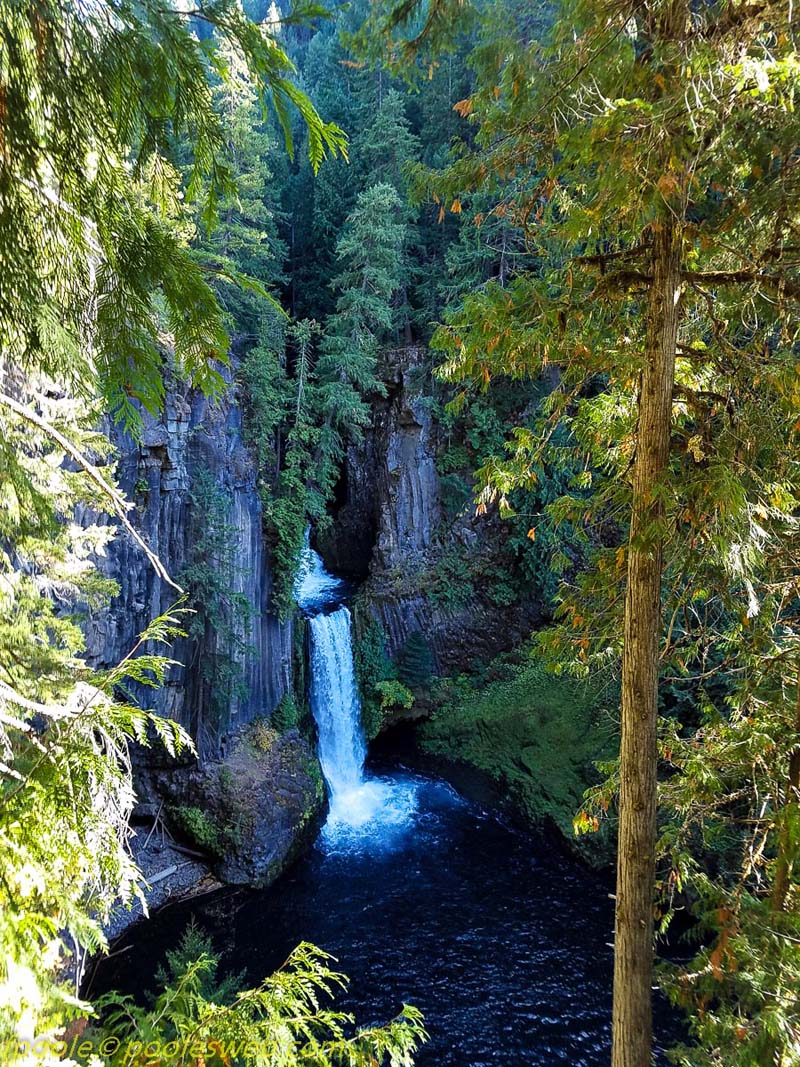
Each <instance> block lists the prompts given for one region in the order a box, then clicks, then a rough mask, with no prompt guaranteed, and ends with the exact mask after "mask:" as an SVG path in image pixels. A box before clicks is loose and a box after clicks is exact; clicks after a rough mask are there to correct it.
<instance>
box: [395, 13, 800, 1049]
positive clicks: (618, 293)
mask: <svg viewBox="0 0 800 1067" xmlns="http://www.w3.org/2000/svg"><path fill="white" fill-rule="evenodd" d="M389 6H390V8H391V9H393V12H394V14H393V15H390V17H389V19H388V24H387V25H388V28H389V29H390V30H392V31H394V30H396V29H397V27H399V26H402V25H404V24H405V23H406V22H407V21H408V20H409V19H414V18H420V19H422V20H423V26H422V30H421V33H416V31H415V30H413V29H412V31H411V32H412V34H413V35H414V36H413V39H412V40H411V41H410V42H409V44H408V48H407V50H406V52H407V53H410V54H412V55H416V54H417V53H418V52H419V50H420V49H421V48H424V47H427V46H428V45H429V44H431V43H435V41H436V39H437V37H440V36H442V33H443V32H445V30H446V25H443V23H444V24H446V22H447V20H448V17H449V16H451V15H452V6H451V5H450V4H449V2H446V0H445V2H442V3H438V2H434V3H431V4H430V5H428V6H427V13H426V14H425V15H422V14H420V12H419V8H420V5H419V4H417V3H414V2H413V0H411V2H408V3H400V4H391V5H389ZM385 7H386V5H380V4H379V5H377V8H376V12H375V17H376V18H379V19H380V18H381V17H385ZM482 15H483V18H482V30H481V39H480V41H479V44H478V47H477V48H476V49H475V51H474V53H473V56H472V63H473V67H474V70H475V73H476V85H475V88H474V91H473V92H471V93H470V94H469V95H468V96H467V97H466V98H465V99H464V100H462V101H460V102H459V103H458V105H457V107H458V109H459V111H460V112H461V113H462V114H463V115H464V116H465V117H467V118H468V121H469V122H470V123H471V125H472V128H473V133H474V137H472V138H470V137H467V138H464V139H463V140H462V143H460V144H459V145H457V146H456V148H455V150H454V152H453V153H452V155H451V158H450V160H449V162H448V165H447V166H446V167H444V168H442V169H441V170H439V171H438V172H434V171H428V172H423V171H422V170H420V169H418V171H417V177H418V179H419V191H420V193H421V194H422V195H430V196H431V197H435V199H436V200H437V201H438V202H439V203H440V204H441V205H443V209H444V205H448V204H451V205H456V210H457V212H458V213H462V214H467V213H469V214H473V211H474V214H473V222H474V225H475V227H476V229H478V230H481V229H483V227H484V226H486V224H487V219H491V220H492V222H491V225H492V227H493V228H494V229H495V232H496V233H497V232H498V223H499V224H500V226H499V230H500V231H502V229H504V228H506V227H507V226H508V225H509V224H510V227H511V229H512V231H513V234H512V238H513V242H512V247H513V246H514V245H515V246H516V247H517V248H523V247H524V252H525V254H524V255H523V256H521V257H517V259H516V260H515V263H514V265H513V266H512V267H511V268H510V270H509V272H508V273H507V275H506V276H505V277H504V276H503V274H502V272H497V273H495V272H494V271H491V272H490V271H488V270H487V269H486V266H485V264H484V263H483V262H481V256H480V254H478V255H477V257H476V258H474V259H470V261H469V263H468V266H469V270H470V278H471V280H472V283H473V287H469V285H468V286H467V287H466V288H465V289H464V290H462V292H463V294H464V295H463V297H461V298H460V299H457V300H456V301H455V302H454V303H453V304H452V305H451V309H450V312H449V313H448V316H447V322H446V325H445V326H444V327H443V328H441V329H440V330H439V331H438V333H437V335H436V337H435V339H434V344H435V345H436V346H437V347H438V348H439V349H440V350H441V351H442V353H443V364H442V368H441V372H442V374H443V376H444V377H445V378H446V379H447V380H448V381H451V382H453V383H456V382H458V383H461V382H465V381H466V382H467V383H469V390H471V389H477V390H480V389H485V388H486V387H487V385H488V384H489V383H490V382H492V381H497V380H501V381H502V380H504V379H505V380H507V379H512V380H518V379H525V378H536V377H537V376H539V375H541V374H542V373H543V372H548V373H550V374H552V375H553V377H554V378H555V380H556V383H557V384H556V388H555V389H554V390H553V392H552V394H551V395H550V397H548V398H547V400H546V401H545V403H544V405H543V407H542V408H541V409H540V415H541V418H540V419H538V420H537V421H536V422H535V423H534V425H526V424H525V422H524V421H522V420H518V428H517V429H516V430H515V431H513V432H512V433H510V434H508V435H507V436H508V439H507V442H506V443H505V445H504V447H503V448H502V449H499V450H498V451H497V452H496V454H495V456H494V458H490V459H488V460H487V461H486V462H485V463H484V464H483V466H482V468H481V470H480V472H479V479H478V486H477V489H478V493H477V499H478V504H479V508H482V509H485V510H487V511H488V509H489V508H490V507H491V506H493V505H497V506H498V510H499V512H500V514H501V515H503V516H513V513H514V512H515V510H516V509H517V507H518V502H519V498H518V497H517V498H516V499H515V496H514V494H515V493H518V492H519V491H520V490H525V491H526V492H527V491H530V490H534V491H535V490H536V487H537V484H538V479H539V474H538V471H539V468H540V466H541V464H542V463H543V462H544V461H545V460H546V459H547V458H548V455H551V454H552V452H553V446H554V444H555V445H556V448H557V450H558V449H566V450H569V451H572V452H573V461H574V460H576V459H577V460H578V463H577V464H576V465H575V466H576V468H577V469H575V470H574V473H573V476H572V479H571V483H568V484H566V485H564V486H563V487H562V489H561V491H560V492H559V493H558V494H557V495H556V496H555V497H553V498H551V499H549V500H547V501H546V502H545V510H546V513H547V516H548V518H549V520H550V523H551V525H552V528H554V529H558V530H559V533H560V538H558V539H555V540H553V541H552V542H551V545H550V557H551V565H552V567H553V570H554V573H555V574H556V575H557V576H559V579H560V585H559V589H558V599H559V622H558V625H557V626H555V627H554V628H553V629H552V630H551V631H549V632H547V633H544V634H542V635H540V639H539V642H538V647H539V649H540V650H541V652H542V654H543V655H544V656H545V657H547V659H548V660H550V661H551V663H555V664H560V665H561V666H562V668H563V667H564V666H565V665H569V667H570V669H572V670H575V671H577V672H579V673H581V672H582V673H586V672H588V671H589V670H590V669H591V668H592V667H602V666H603V665H609V664H611V665H613V664H614V663H615V662H616V661H617V660H618V657H619V655H620V652H621V644H622V638H623V634H624V633H625V632H626V631H627V632H628V633H629V634H630V633H631V632H632V630H631V627H633V628H635V627H636V620H634V619H630V618H629V619H627V620H626V626H625V627H623V625H622V622H623V606H624V599H625V598H624V597H623V596H621V595H620V593H621V591H622V590H624V587H625V580H626V570H627V564H628V549H627V547H626V541H627V540H628V533H629V517H630V514H631V501H632V493H633V490H634V486H633V484H632V481H633V477H634V471H635V470H636V469H637V461H638V459H640V458H641V457H642V456H643V455H645V454H646V450H647V449H648V448H649V447H651V446H652V444H653V442H652V441H648V440H644V439H643V437H642V435H641V434H640V427H641V422H640V421H639V419H638V415H639V412H640V409H641V407H642V403H643V401H642V396H643V394H644V392H645V389H646V384H645V389H643V388H642V382H643V380H644V381H645V383H646V380H647V379H646V374H644V372H645V371H646V369H647V367H648V365H649V363H648V361H649V360H650V359H651V357H652V353H653V350H654V349H653V345H652V344H650V345H649V346H648V344H647V343H646V342H647V340H648V330H650V334H651V336H650V341H652V329H651V327H652V323H653V322H654V321H656V320H655V319H654V316H657V314H659V313H660V312H659V310H658V294H659V291H660V290H659V289H658V281H657V279H658V271H659V269H660V267H663V259H662V260H659V251H658V250H659V248H660V247H661V246H662V245H664V243H665V239H666V238H667V237H671V239H672V241H673V242H674V245H673V246H671V247H674V249H675V250H676V255H677V258H678V259H679V264H678V267H677V275H676V277H677V283H678V284H677V288H678V292H679V296H680V299H679V301H678V302H677V303H676V304H675V307H676V309H677V314H678V318H679V327H678V342H677V346H676V347H675V351H671V352H670V360H671V359H672V357H673V356H674V357H675V372H674V382H673V383H672V384H673V389H672V395H673V405H672V411H671V418H670V426H669V429H670V436H671V442H670V444H671V447H670V455H669V459H668V462H667V470H666V472H665V473H664V476H663V477H660V478H659V480H658V484H656V485H655V486H654V487H653V489H652V492H650V490H648V494H649V495H648V499H647V501H646V508H647V509H652V511H651V512H650V511H649V512H648V516H649V518H648V521H646V522H644V523H643V524H642V528H641V529H639V530H638V531H637V532H636V535H635V539H634V541H633V545H632V547H633V548H634V549H636V551H637V556H638V558H640V559H641V558H642V557H643V556H648V554H649V555H650V558H651V559H656V558H658V555H659V552H660V546H662V545H663V546H665V552H664V559H665V563H664V569H663V582H662V588H663V609H664V619H665V625H664V632H663V633H662V634H661V635H660V636H661V643H660V648H659V650H658V654H659V666H660V669H661V672H662V674H663V675H664V676H665V681H666V682H667V685H668V686H669V685H671V684H673V683H674V680H675V679H679V680H684V681H686V682H688V683H693V685H694V692H695V693H696V694H697V696H698V698H699V707H698V708H697V709H694V710H693V711H692V712H691V714H690V716H689V718H688V721H683V722H680V721H678V720H677V718H672V719H671V720H670V721H668V722H666V723H664V724H663V727H662V745H661V750H660V751H661V757H662V760H663V761H664V765H665V769H666V770H667V771H668V773H667V774H666V775H665V781H664V782H663V784H662V790H661V795H662V799H663V802H664V805H663V815H662V819H663V822H664V823H666V824H667V827H668V828H667V829H666V830H665V832H664V835H663V838H662V841H661V848H662V854H661V865H662V871H661V874H662V875H663V877H661V878H660V885H659V890H660V892H661V893H662V894H663V898H664V899H663V900H662V901H661V904H660V907H661V908H662V910H663V913H664V916H665V922H668V921H669V918H670V916H671V915H672V913H673V907H674V906H675V903H676V901H675V894H676V892H678V891H680V892H681V893H683V894H686V896H687V897H688V899H689V900H690V901H691V902H694V903H695V905H696V908H697V912H698V914H699V915H700V916H701V917H702V919H703V921H704V923H705V924H706V931H707V936H708V937H709V946H710V947H708V948H704V949H703V950H702V951H701V952H700V953H699V954H698V956H697V958H695V959H694V960H692V961H691V963H690V964H688V965H687V966H685V967H679V968H677V969H676V973H675V975H674V977H673V981H672V991H673V995H674V998H675V1000H676V1001H677V1002H680V1003H682V1004H683V1005H685V1006H686V1007H687V1008H688V1009H689V1012H690V1017H691V1019H692V1030H693V1034H694V1036H695V1037H696V1039H697V1042H696V1044H695V1045H693V1046H692V1047H691V1048H687V1049H682V1050H681V1051H680V1052H679V1054H678V1055H679V1060H680V1062H682V1063H685V1064H703V1065H711V1064H714V1065H715V1067H716V1065H717V1064H719V1065H721V1064H729V1063H736V1064H745V1063H748V1064H752V1063H756V1062H758V1063H766V1062H775V1063H779V1062H782V1063H791V1062H794V1061H795V1060H796V1058H797V1055H796V1051H797V1048H798V1022H797V1012H796V1004H797V1000H796V998H795V997H793V996H792V995H791V994H790V993H789V992H788V991H789V990H791V989H793V988H796V987H797V981H798V971H797V962H796V941H794V940H793V939H794V937H795V936H796V934H795V931H796V924H795V916H796V913H797V902H798V880H797V879H798V872H799V871H800V863H798V856H799V855H800V853H799V852H798V847H799V846H800V841H799V840H798V837H797V835H796V833H795V831H794V829H793V827H794V825H795V823H796V821H797V820H796V816H795V813H796V812H797V810H798V807H797V805H798V800H797V798H798V788H800V755H798V743H797V723H798V720H797V712H796V704H795V683H796V679H797V677H798V675H799V674H800V667H799V666H798V662H797V655H796V649H797V632H798V619H797V579H796V575H797V568H798V562H800V561H798V559H797V554H796V549H795V548H794V545H796V541H797V538H796V516H797V500H798V490H799V489H800V485H799V484H798V477H797V472H798V469H800V467H799V466H798V457H797V433H796V426H797V411H798V406H800V393H798V387H797V362H796V349H797V343H798V318H797V315H796V303H797V301H798V299H800V259H799V258H798V256H797V246H796V235H797V232H798V225H800V222H799V220H798V212H797V204H798V198H797V192H798V185H797V176H796V174H795V173H794V168H793V167H791V166H789V165H788V160H790V159H793V158H794V155H795V151H796V145H797V143H798V139H800V125H799V124H798V108H797V103H798V97H799V96H800V74H799V73H798V72H800V65H799V64H798V56H797V49H796V43H795V41H794V39H793V37H792V32H791V27H790V24H789V23H790V15H789V13H788V9H787V8H786V5H785V4H780V3H777V2H774V3H773V2H768V3H766V4H764V5H758V6H750V5H745V6H739V5H735V4H728V3H723V4H721V5H711V6H708V5H706V6H703V5H701V6H700V7H697V6H693V5H690V4H684V3H661V2H659V0H654V2H652V3H650V2H647V3H644V4H622V5H619V4H611V3H609V4H605V3H603V4H597V3H589V2H584V0H567V2H565V3H563V4H561V5H560V6H559V9H558V13H557V18H556V19H555V20H553V21H552V23H551V24H548V23H549V19H548V17H547V16H548V13H547V11H546V9H542V11H541V13H534V14H533V15H531V12H530V10H529V6H517V5H505V4H503V5H500V4H497V5H489V6H488V7H487V8H485V9H484V11H483V12H482ZM389 39H390V40H391V37H390V38H389ZM400 52H401V49H400V48H398V49H397V52H396V53H395V54H396V55H398V54H399V53H400ZM474 236H475V237H476V238H477V237H478V235H477V234H475V235H474ZM475 251H476V252H478V253H480V248H477V249H475ZM453 257H454V259H455V258H456V257H457V253H456V252H455V251H454V252H453ZM456 265H457V264H456ZM481 275H483V279H484V281H483V284H480V283H479V284H478V285H475V284H474V283H475V281H476V280H477V279H479V278H480V276H481ZM468 281H469V279H468ZM453 288H454V290H455V295H456V296H457V297H458V296H459V292H458V287H457V285H455V286H454V287H453ZM661 292H662V293H663V290H661ZM779 294H780V295H779ZM669 347H672V346H671V345H670V346H669ZM670 366H671V363H670ZM554 367H555V373H554V372H553V368H554ZM643 374H644V377H643ZM465 392H467V390H465ZM467 395H468V393H467ZM456 399H457V401H458V402H462V401H461V400H460V397H457V398H456ZM559 432H560V433H562V434H563V435H564V436H563V437H562V440H561V441H560V442H559V441H558V439H557V438H556V437H555V435H556V434H557V433H559ZM637 514H640V513H637ZM531 526H532V528H533V529H534V530H535V534H536V540H537V541H538V540H539V533H540V526H539V524H538V523H537V524H536V526H535V527H534V526H533V524H531ZM576 564H583V566H576ZM715 675H722V676H727V677H726V681H727V685H724V686H718V687H717V692H716V694H714V693H713V692H712V688H713V687H712V686H711V685H710V679H711V678H712V677H713V676H715ZM672 710H673V712H675V711H676V709H675V708H674V707H673V709H672ZM698 718H699V720H700V722H699V724H698ZM767 752H768V753H769V757H768V759H767V760H766V761H765V759H764V753H767ZM757 753H758V755H757ZM740 755H741V759H740V758H739V757H740ZM766 764H768V766H767V765H766ZM611 770H612V774H611V777H610V779H609V781H608V783H607V784H606V785H605V786H603V787H602V788H601V789H599V790H598V791H597V793H596V794H594V796H593V800H594V801H595V805H594V806H593V807H590V809H589V811H587V812H585V813H584V816H585V819H586V821H587V822H588V823H589V824H590V825H594V820H596V819H597V820H600V819H602V816H603V814H604V811H605V810H606V809H607V808H608V807H609V805H610V804H612V803H613V798H614V793H615V787H616V784H617V783H616V780H615V774H614V772H613V767H612V768H611ZM737 838H738V844H737ZM722 842H724V849H725V857H724V859H725V862H724V863H719V864H717V865H716V866H715V865H714V859H715V856H714V849H715V848H719V846H720V843H722ZM734 856H736V859H735V861H734V860H733V857H734ZM716 858H717V859H719V856H717V857H716ZM676 887H680V890H677V889H676Z"/></svg>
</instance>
